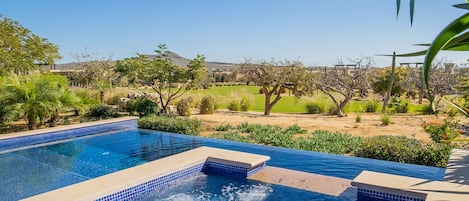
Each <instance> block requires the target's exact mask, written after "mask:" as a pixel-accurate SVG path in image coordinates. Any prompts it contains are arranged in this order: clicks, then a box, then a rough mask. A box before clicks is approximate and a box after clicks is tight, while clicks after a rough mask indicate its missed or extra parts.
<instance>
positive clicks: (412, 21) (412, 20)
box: [410, 0, 415, 26]
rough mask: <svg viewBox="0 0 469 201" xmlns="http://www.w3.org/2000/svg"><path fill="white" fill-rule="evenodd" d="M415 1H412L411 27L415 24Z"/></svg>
mask: <svg viewBox="0 0 469 201" xmlns="http://www.w3.org/2000/svg"><path fill="white" fill-rule="evenodd" d="M414 8H415V0H410V26H412V24H413V23H414Z"/></svg>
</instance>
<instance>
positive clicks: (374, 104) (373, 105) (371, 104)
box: [365, 100, 379, 112]
mask: <svg viewBox="0 0 469 201" xmlns="http://www.w3.org/2000/svg"><path fill="white" fill-rule="evenodd" d="M378 108H379V103H378V101H376V100H371V101H366V102H365V112H376V111H378Z"/></svg>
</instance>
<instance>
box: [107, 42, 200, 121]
mask: <svg viewBox="0 0 469 201" xmlns="http://www.w3.org/2000/svg"><path fill="white" fill-rule="evenodd" d="M155 53H156V56H155V57H153V58H149V57H147V56H144V55H141V54H139V55H138V57H135V58H129V59H124V60H122V61H120V62H118V64H117V68H116V71H117V72H118V73H119V74H120V76H127V77H129V78H131V79H129V80H133V82H134V83H140V84H141V85H150V86H151V88H152V89H153V90H154V91H155V92H156V94H157V95H158V98H157V99H158V100H157V102H158V103H159V105H160V106H161V109H162V111H163V112H164V113H167V112H168V106H169V105H170V104H171V103H172V102H173V101H174V100H175V99H177V98H179V97H181V96H182V95H184V93H185V92H186V90H187V89H189V88H191V87H197V85H198V84H200V83H201V81H202V80H204V79H205V77H206V71H207V70H206V66H205V57H204V56H202V55H197V57H196V58H194V59H192V60H191V61H190V62H189V64H188V65H187V66H186V67H181V66H177V65H176V64H174V62H173V61H172V60H171V58H169V51H168V48H167V47H166V45H165V44H160V45H158V49H157V50H155Z"/></svg>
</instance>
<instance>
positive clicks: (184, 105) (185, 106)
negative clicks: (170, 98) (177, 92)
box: [177, 99, 191, 117]
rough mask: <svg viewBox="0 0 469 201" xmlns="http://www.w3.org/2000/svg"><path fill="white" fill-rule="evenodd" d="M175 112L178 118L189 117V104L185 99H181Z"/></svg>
mask: <svg viewBox="0 0 469 201" xmlns="http://www.w3.org/2000/svg"><path fill="white" fill-rule="evenodd" d="M177 112H178V114H179V116H186V117H188V116H191V108H190V102H189V101H188V100H187V99H182V100H180V101H179V103H178V104H177Z"/></svg>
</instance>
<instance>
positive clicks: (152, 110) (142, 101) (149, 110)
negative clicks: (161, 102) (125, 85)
mask: <svg viewBox="0 0 469 201" xmlns="http://www.w3.org/2000/svg"><path fill="white" fill-rule="evenodd" d="M126 106H127V107H126V108H127V112H129V114H130V115H133V114H134V113H135V112H137V113H138V116H140V117H143V116H148V115H153V114H158V113H159V111H160V108H159V107H158V104H156V103H155V102H153V101H152V100H150V99H148V98H138V99H136V100H129V101H127V103H126Z"/></svg>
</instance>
